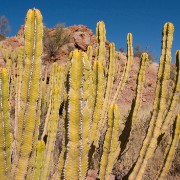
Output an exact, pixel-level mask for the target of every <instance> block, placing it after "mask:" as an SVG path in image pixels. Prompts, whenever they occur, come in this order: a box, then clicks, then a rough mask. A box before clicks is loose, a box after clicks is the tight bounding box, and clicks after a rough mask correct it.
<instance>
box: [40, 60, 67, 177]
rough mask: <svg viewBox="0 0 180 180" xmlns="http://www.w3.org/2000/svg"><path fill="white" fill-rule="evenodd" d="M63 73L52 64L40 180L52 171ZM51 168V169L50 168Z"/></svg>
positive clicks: (55, 64) (61, 99)
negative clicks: (50, 103)
mask: <svg viewBox="0 0 180 180" xmlns="http://www.w3.org/2000/svg"><path fill="white" fill-rule="evenodd" d="M63 75H64V74H63V72H62V68H61V67H60V66H57V63H54V64H53V76H52V78H53V82H52V97H51V101H52V106H51V107H52V108H51V113H50V118H49V123H48V129H47V136H48V138H47V143H46V149H45V153H44V160H43V167H42V169H43V171H42V173H41V175H42V177H41V178H42V179H47V178H48V177H49V176H50V173H51V171H52V168H54V166H52V165H51V164H52V162H53V151H54V147H55V140H56V134H57V130H58V129H57V128H58V120H59V108H60V105H61V103H62V101H63V98H62V95H61V92H63V83H64V82H63V79H64V78H63ZM50 167H51V168H50Z"/></svg>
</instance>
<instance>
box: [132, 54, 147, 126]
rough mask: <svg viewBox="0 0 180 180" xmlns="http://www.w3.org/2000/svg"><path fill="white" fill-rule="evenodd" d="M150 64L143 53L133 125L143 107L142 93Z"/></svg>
mask: <svg viewBox="0 0 180 180" xmlns="http://www.w3.org/2000/svg"><path fill="white" fill-rule="evenodd" d="M147 63H148V54H147V53H143V54H142V56H141V64H140V70H139V75H138V82H137V90H136V94H137V96H136V99H135V107H134V111H133V115H132V125H133V124H134V123H135V121H136V118H137V115H138V112H139V109H140V106H141V99H142V91H143V86H144V81H145V72H146V67H147Z"/></svg>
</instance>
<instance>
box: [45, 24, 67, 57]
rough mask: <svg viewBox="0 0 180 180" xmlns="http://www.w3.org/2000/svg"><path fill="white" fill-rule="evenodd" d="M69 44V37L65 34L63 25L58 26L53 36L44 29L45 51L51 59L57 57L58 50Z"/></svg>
mask: <svg viewBox="0 0 180 180" xmlns="http://www.w3.org/2000/svg"><path fill="white" fill-rule="evenodd" d="M67 43H69V35H67V34H66V33H65V31H64V25H63V24H57V25H56V29H55V34H53V35H50V33H49V30H48V28H47V27H44V49H45V51H46V52H47V56H48V57H49V58H51V57H53V56H55V55H56V54H57V52H58V50H59V49H60V48H61V47H62V46H63V45H64V44H67Z"/></svg>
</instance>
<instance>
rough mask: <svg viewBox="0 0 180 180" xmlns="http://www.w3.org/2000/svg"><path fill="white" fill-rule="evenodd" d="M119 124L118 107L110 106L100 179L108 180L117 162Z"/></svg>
mask: <svg viewBox="0 0 180 180" xmlns="http://www.w3.org/2000/svg"><path fill="white" fill-rule="evenodd" d="M119 123H120V114H119V110H118V105H116V104H115V105H114V104H112V105H111V106H110V108H109V113H108V129H107V132H106V136H105V140H104V145H103V155H102V158H101V163H100V164H101V166H100V172H99V177H100V179H110V174H111V172H112V169H113V166H114V164H115V162H116V161H117V157H118V155H119V152H120V143H119V125H120V124H119Z"/></svg>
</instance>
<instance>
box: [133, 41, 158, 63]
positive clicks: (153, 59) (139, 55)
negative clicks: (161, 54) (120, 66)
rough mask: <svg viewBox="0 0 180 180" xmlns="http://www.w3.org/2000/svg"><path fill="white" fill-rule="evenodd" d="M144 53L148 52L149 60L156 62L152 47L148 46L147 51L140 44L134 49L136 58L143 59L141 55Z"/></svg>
mask: <svg viewBox="0 0 180 180" xmlns="http://www.w3.org/2000/svg"><path fill="white" fill-rule="evenodd" d="M143 52H146V53H147V54H148V58H149V60H150V61H151V62H154V61H155V60H156V59H157V58H156V57H155V56H154V55H153V54H152V52H151V50H150V47H149V46H147V47H146V48H145V49H141V45H140V44H136V46H135V48H134V57H138V58H141V55H142V53H143Z"/></svg>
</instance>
